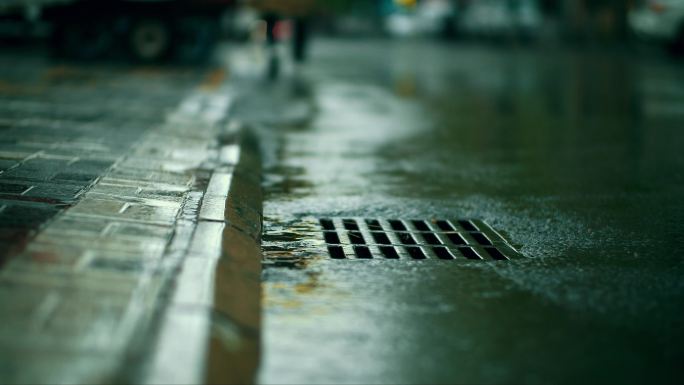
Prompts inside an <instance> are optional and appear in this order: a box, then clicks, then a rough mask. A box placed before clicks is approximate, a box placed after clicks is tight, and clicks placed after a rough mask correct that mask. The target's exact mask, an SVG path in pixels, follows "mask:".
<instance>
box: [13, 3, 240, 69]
mask: <svg viewBox="0 0 684 385" xmlns="http://www.w3.org/2000/svg"><path fill="white" fill-rule="evenodd" d="M234 3H235V0H2V2H1V3H0V20H4V21H6V22H7V25H12V26H15V27H13V28H10V30H11V31H14V32H16V31H19V32H22V31H24V32H31V31H33V30H34V29H33V27H31V26H32V25H47V26H49V29H50V33H49V36H50V39H51V47H52V48H53V49H54V51H55V53H58V54H60V55H65V56H68V57H73V58H78V59H94V58H99V57H103V56H106V55H107V54H108V53H109V52H110V51H112V50H116V49H118V48H122V49H124V50H125V51H126V52H128V53H130V54H131V55H132V56H133V57H134V58H136V59H138V60H141V61H148V62H149V61H158V60H161V59H165V58H175V59H179V60H181V61H188V62H195V61H199V60H202V59H204V58H206V57H208V56H209V53H210V52H211V51H212V49H213V47H214V44H215V42H216V39H217V37H218V35H219V33H218V28H219V25H220V22H221V18H222V16H223V15H224V12H225V11H226V10H228V9H229V8H231V7H233V5H234ZM22 25H24V26H25V27H17V26H22ZM1 29H2V28H0V30H1ZM5 29H8V28H5Z"/></svg>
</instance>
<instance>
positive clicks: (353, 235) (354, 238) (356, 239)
mask: <svg viewBox="0 0 684 385" xmlns="http://www.w3.org/2000/svg"><path fill="white" fill-rule="evenodd" d="M347 235H348V236H349V240H350V241H351V243H353V244H355V245H363V244H365V243H366V240H365V239H363V234H361V233H360V232H358V231H350V232H349V233H347Z"/></svg>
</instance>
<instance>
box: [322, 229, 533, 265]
mask: <svg viewBox="0 0 684 385" xmlns="http://www.w3.org/2000/svg"><path fill="white" fill-rule="evenodd" d="M318 223H319V224H320V228H321V236H322V240H323V241H324V243H325V247H326V248H327V250H328V253H329V255H330V258H332V259H374V258H376V259H392V260H394V259H413V260H423V259H435V260H437V259H440V260H457V261H465V260H488V261H506V260H511V259H516V258H520V257H522V255H521V254H520V253H519V252H518V251H517V250H515V248H513V247H512V246H511V245H510V244H509V243H508V242H507V241H506V240H505V239H504V238H502V237H501V235H499V233H498V232H496V230H494V229H492V228H491V227H490V226H489V225H488V224H487V223H485V222H483V221H481V220H477V219H460V220H446V219H439V220H421V219H411V220H402V219H386V220H385V219H374V218H368V219H366V218H321V219H318Z"/></svg>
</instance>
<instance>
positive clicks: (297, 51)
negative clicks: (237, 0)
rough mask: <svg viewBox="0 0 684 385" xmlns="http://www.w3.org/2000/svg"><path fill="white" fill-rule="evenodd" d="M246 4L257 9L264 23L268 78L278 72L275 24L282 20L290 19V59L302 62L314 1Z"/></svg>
mask: <svg viewBox="0 0 684 385" xmlns="http://www.w3.org/2000/svg"><path fill="white" fill-rule="evenodd" d="M248 4H249V5H250V6H251V7H253V8H255V9H257V10H258V11H259V12H260V13H261V14H262V17H263V19H264V21H265V22H266V42H267V44H268V48H269V51H270V55H271V57H270V60H269V68H268V76H269V78H271V79H275V78H277V77H278V74H279V72H280V62H279V58H278V55H277V54H276V52H275V45H276V42H277V41H276V40H277V37H276V24H277V23H278V21H280V20H282V19H284V18H290V19H292V26H293V30H292V57H293V58H294V60H295V61H296V62H298V63H302V62H304V61H305V60H306V54H307V48H308V42H309V38H310V36H309V35H310V25H309V24H310V19H311V17H312V15H313V12H314V9H315V5H316V0H248Z"/></svg>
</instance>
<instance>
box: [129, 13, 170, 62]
mask: <svg viewBox="0 0 684 385" xmlns="http://www.w3.org/2000/svg"><path fill="white" fill-rule="evenodd" d="M128 37H129V39H128V43H129V48H130V51H131V54H132V55H133V57H135V58H136V59H138V60H140V61H144V62H153V61H157V60H160V59H162V58H163V57H164V56H165V55H166V54H167V53H168V51H169V48H170V46H171V30H170V28H169V26H168V24H167V23H165V22H163V21H162V20H159V19H142V20H138V21H136V22H135V23H133V25H132V26H131V29H130V31H129V33H128Z"/></svg>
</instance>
